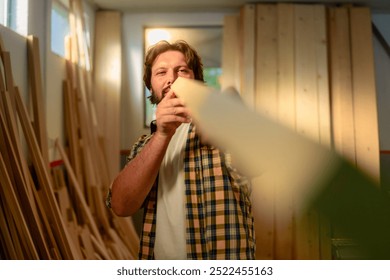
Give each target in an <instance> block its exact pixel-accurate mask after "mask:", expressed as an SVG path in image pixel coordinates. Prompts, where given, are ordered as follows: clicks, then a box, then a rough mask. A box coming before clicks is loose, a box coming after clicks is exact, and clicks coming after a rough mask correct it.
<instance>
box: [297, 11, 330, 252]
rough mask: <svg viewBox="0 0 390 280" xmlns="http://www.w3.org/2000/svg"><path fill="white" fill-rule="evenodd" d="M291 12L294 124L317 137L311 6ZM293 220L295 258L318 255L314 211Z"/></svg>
mask: <svg viewBox="0 0 390 280" xmlns="http://www.w3.org/2000/svg"><path fill="white" fill-rule="evenodd" d="M294 16H295V77H296V80H295V82H296V83H295V94H296V120H297V122H296V127H297V132H298V133H299V134H302V135H304V136H306V137H309V138H311V139H313V140H314V141H319V136H320V135H319V116H318V106H319V105H318V90H317V62H316V61H317V58H316V54H317V53H316V33H317V32H318V30H317V28H316V25H315V24H316V22H315V18H314V16H315V6H313V5H295V14H294ZM324 24H325V23H324ZM296 221H297V223H296V234H295V236H296V247H295V254H296V258H297V259H319V235H318V233H319V232H318V221H317V215H316V213H315V212H309V213H307V214H304V215H303V216H302V217H297V218H296Z"/></svg>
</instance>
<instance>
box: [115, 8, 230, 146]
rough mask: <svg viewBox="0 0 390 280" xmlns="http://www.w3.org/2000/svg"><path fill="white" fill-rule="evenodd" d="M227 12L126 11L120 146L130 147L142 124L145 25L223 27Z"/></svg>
mask: <svg viewBox="0 0 390 280" xmlns="http://www.w3.org/2000/svg"><path fill="white" fill-rule="evenodd" d="M225 15H226V13H188V14H187V13H184V14H174V13H153V14H148V13H142V14H139V13H137V14H136V13H125V14H124V16H123V19H122V23H123V35H122V36H123V39H122V40H123V52H124V54H123V63H124V65H123V67H122V69H123V72H122V97H121V149H122V150H123V149H129V148H131V145H132V144H133V143H134V142H135V141H136V140H137V139H138V137H139V136H141V135H142V134H148V133H149V131H148V129H146V128H145V127H144V85H143V81H142V75H143V57H144V52H143V49H144V43H143V42H144V34H143V30H144V28H145V27H158V26H161V27H180V26H222V25H223V20H224V16H225Z"/></svg>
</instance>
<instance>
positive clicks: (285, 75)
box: [274, 4, 295, 260]
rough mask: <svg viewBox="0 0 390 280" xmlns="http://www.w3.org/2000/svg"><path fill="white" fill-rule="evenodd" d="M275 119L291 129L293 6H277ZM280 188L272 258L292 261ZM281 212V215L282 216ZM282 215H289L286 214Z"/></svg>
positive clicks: (288, 204) (289, 224) (287, 206)
mask: <svg viewBox="0 0 390 280" xmlns="http://www.w3.org/2000/svg"><path fill="white" fill-rule="evenodd" d="M277 20H278V23H277V26H278V29H277V36H278V38H277V42H278V45H277V48H278V49H277V51H278V53H277V56H278V58H277V63H278V66H277V69H278V76H277V96H278V120H279V121H280V122H281V123H283V124H284V125H287V126H289V127H291V128H292V129H295V88H294V87H295V82H294V6H293V5H292V4H278V5H277ZM283 188H284V186H282V185H280V184H279V185H277V186H276V189H275V195H276V197H275V256H274V258H275V259H283V260H289V259H292V258H293V248H294V242H293V229H294V225H293V201H292V197H291V198H290V199H289V200H288V201H284V203H282V202H280V201H279V197H280V195H279V193H281V192H283ZM282 213H284V214H282ZM285 213H289V214H288V215H286V214H285Z"/></svg>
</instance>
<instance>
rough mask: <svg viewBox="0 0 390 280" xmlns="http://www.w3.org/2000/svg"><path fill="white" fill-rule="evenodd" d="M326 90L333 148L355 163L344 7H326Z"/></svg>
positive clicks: (348, 46)
mask: <svg viewBox="0 0 390 280" xmlns="http://www.w3.org/2000/svg"><path fill="white" fill-rule="evenodd" d="M328 22H329V41H330V42H329V53H330V57H329V59H330V91H331V99H332V120H333V125H332V128H333V129H332V134H333V143H334V148H335V149H336V151H338V152H339V153H340V154H342V155H343V156H345V157H347V158H348V159H349V160H350V161H351V162H356V145H355V127H354V109H353V106H354V105H353V91H352V68H351V67H352V65H351V63H352V62H351V42H350V34H349V33H350V29H349V12H348V8H345V7H341V8H329V16H328Z"/></svg>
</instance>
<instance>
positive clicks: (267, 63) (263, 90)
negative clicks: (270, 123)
mask: <svg viewBox="0 0 390 280" xmlns="http://www.w3.org/2000/svg"><path fill="white" fill-rule="evenodd" d="M276 12H277V10H276V5H273V4H269V5H264V4H261V5H257V11H256V14H257V15H256V19H257V22H256V24H257V28H256V80H255V81H256V96H255V100H256V102H255V108H256V110H260V111H262V112H263V113H265V115H266V116H268V117H272V118H274V119H277V112H278V104H277V102H278V96H277V50H278V48H277V41H276V39H277V14H276Z"/></svg>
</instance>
